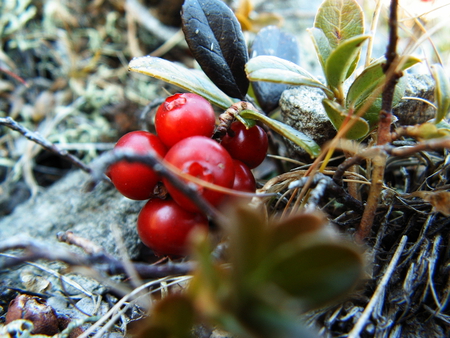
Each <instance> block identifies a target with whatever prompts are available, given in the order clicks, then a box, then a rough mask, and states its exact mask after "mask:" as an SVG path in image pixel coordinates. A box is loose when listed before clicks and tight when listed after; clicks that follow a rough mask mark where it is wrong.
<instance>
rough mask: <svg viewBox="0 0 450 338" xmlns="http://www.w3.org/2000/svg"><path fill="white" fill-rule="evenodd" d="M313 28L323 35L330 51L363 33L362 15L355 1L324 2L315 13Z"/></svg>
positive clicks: (327, 0) (330, 0)
mask: <svg viewBox="0 0 450 338" xmlns="http://www.w3.org/2000/svg"><path fill="white" fill-rule="evenodd" d="M314 27H315V28H319V29H321V30H322V31H323V33H324V34H325V36H326V38H327V40H328V42H329V44H330V47H331V49H335V48H336V47H338V46H339V45H340V44H341V43H342V42H343V41H346V40H348V39H351V38H353V37H355V36H357V35H361V34H363V33H364V14H363V11H362V9H361V7H360V6H359V4H358V2H357V1H356V0H325V1H324V2H323V3H322V4H321V6H320V8H319V10H318V11H317V14H316V18H315V20H314Z"/></svg>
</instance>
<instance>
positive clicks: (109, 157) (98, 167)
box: [90, 149, 224, 221]
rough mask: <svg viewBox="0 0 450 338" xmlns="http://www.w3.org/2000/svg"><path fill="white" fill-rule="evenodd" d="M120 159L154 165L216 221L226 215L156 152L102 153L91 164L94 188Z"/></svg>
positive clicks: (125, 150)
mask: <svg viewBox="0 0 450 338" xmlns="http://www.w3.org/2000/svg"><path fill="white" fill-rule="evenodd" d="M118 161H128V162H139V163H143V164H146V165H148V166H150V167H152V168H153V170H154V171H155V172H156V173H158V175H160V176H161V177H164V178H166V179H167V180H168V181H170V183H171V184H172V185H173V186H174V187H175V188H176V189H177V190H178V191H180V192H181V193H182V194H184V195H185V196H187V197H188V198H189V199H190V200H191V201H192V202H193V203H194V204H195V205H196V206H197V207H198V208H199V209H200V210H201V211H202V212H203V213H205V214H206V215H207V216H209V217H211V218H213V219H214V220H216V221H220V220H221V219H223V217H224V216H223V215H221V214H220V213H219V211H218V210H217V209H215V208H214V207H213V206H211V204H209V203H208V202H207V201H206V200H205V199H203V198H202V197H201V196H200V195H199V193H198V191H197V188H196V185H195V184H194V183H186V182H185V181H184V180H182V179H181V178H180V177H179V176H178V175H176V174H174V173H173V172H172V171H170V170H169V169H168V168H167V165H166V164H165V163H163V160H162V158H161V157H159V156H158V155H157V154H156V153H154V152H148V153H147V154H145V155H143V154H138V153H136V152H134V151H132V150H129V149H116V150H114V151H110V152H107V153H104V154H102V155H101V156H100V157H98V158H97V159H95V160H94V161H93V163H92V164H91V174H92V182H90V186H91V187H92V188H93V186H95V185H96V184H97V183H98V182H100V180H101V179H102V176H103V173H104V172H105V171H106V170H107V168H108V167H109V166H111V165H112V164H114V163H116V162H118Z"/></svg>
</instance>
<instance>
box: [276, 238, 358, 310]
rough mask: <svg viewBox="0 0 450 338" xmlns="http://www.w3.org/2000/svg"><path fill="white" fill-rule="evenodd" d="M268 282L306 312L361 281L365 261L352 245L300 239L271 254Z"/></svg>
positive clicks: (325, 240) (326, 239)
mask: <svg viewBox="0 0 450 338" xmlns="http://www.w3.org/2000/svg"><path fill="white" fill-rule="evenodd" d="M271 259H272V260H273V267H272V269H271V270H270V271H269V276H268V278H269V279H271V280H272V281H273V282H274V283H275V284H276V285H277V286H279V287H280V288H281V289H282V290H283V291H285V292H287V293H288V294H289V295H291V296H294V297H297V298H300V300H301V301H303V304H304V305H305V306H306V307H307V308H312V307H317V306H320V305H324V304H325V303H327V302H329V301H331V300H333V299H335V298H337V297H340V296H342V295H343V294H344V293H346V292H349V291H350V290H351V289H352V288H353V287H354V286H355V284H356V282H357V280H358V279H359V278H360V277H361V274H362V271H363V261H362V257H361V255H360V253H359V252H358V251H357V250H356V249H355V248H354V247H353V246H352V245H350V244H349V243H344V242H337V241H330V239H329V238H323V236H314V235H311V236H308V238H304V237H300V238H299V239H297V240H294V241H291V242H289V243H286V244H285V245H283V246H280V247H279V248H278V249H277V250H275V251H274V252H273V253H272V257H271Z"/></svg>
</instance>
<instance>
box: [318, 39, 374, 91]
mask: <svg viewBox="0 0 450 338" xmlns="http://www.w3.org/2000/svg"><path fill="white" fill-rule="evenodd" d="M368 38H369V35H359V36H355V37H353V38H350V39H348V40H345V41H343V42H342V43H341V44H340V45H339V46H338V47H336V48H335V49H334V50H333V51H332V52H331V54H330V56H329V57H328V59H327V62H326V64H325V77H326V79H327V82H328V85H329V86H330V87H332V88H337V89H338V88H340V87H341V86H342V84H343V83H344V81H345V80H346V79H347V78H348V77H349V76H350V75H351V73H352V72H353V70H354V69H355V66H356V64H357V63H358V60H359V54H360V52H361V48H362V45H363V42H364V41H366V40H367V39H368Z"/></svg>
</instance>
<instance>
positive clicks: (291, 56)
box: [250, 26, 300, 113]
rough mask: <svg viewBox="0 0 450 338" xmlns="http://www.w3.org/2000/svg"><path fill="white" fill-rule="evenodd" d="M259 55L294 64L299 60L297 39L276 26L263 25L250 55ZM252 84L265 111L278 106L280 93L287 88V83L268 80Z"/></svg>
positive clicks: (267, 111)
mask: <svg viewBox="0 0 450 338" xmlns="http://www.w3.org/2000/svg"><path fill="white" fill-rule="evenodd" d="M259 55H272V56H278V57H280V58H282V59H285V60H289V61H291V62H293V63H295V64H298V63H299V61H300V60H299V59H300V51H299V48H298V43H297V39H296V38H295V37H294V36H293V35H292V34H289V33H286V32H283V31H282V30H280V29H279V28H278V27H276V26H268V27H265V28H263V29H261V30H260V31H259V32H258V34H257V35H256V37H255V39H254V41H253V44H252V48H251V51H250V57H251V58H253V57H256V56H259ZM252 86H253V90H254V93H255V96H256V98H257V100H258V103H259V105H260V107H261V108H262V110H263V111H265V112H266V113H269V112H271V111H272V110H274V109H275V108H276V107H278V101H279V100H280V97H281V94H282V93H283V91H284V90H285V89H286V88H287V85H284V84H276V83H269V82H254V83H253V84H252Z"/></svg>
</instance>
